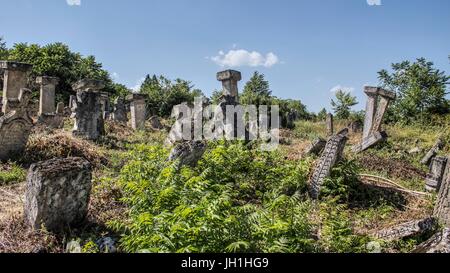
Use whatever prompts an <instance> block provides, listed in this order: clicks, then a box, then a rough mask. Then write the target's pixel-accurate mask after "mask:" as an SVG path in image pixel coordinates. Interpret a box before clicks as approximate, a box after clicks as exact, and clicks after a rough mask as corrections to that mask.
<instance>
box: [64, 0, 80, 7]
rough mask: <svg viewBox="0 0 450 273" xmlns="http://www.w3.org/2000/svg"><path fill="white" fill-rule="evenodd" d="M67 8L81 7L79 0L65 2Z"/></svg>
mask: <svg viewBox="0 0 450 273" xmlns="http://www.w3.org/2000/svg"><path fill="white" fill-rule="evenodd" d="M66 2H67V5H69V6H81V0H66Z"/></svg>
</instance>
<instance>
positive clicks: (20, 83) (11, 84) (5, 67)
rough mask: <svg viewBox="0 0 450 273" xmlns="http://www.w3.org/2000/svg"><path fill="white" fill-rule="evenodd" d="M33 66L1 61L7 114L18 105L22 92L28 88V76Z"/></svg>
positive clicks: (0, 67)
mask: <svg viewBox="0 0 450 273" xmlns="http://www.w3.org/2000/svg"><path fill="white" fill-rule="evenodd" d="M32 68H33V66H32V65H31V64H26V63H19V62H11V61H0V72H1V73H4V74H3V107H2V112H3V113H5V114H6V113H7V112H9V111H11V110H13V109H14V108H15V106H16V105H17V104H18V99H19V95H20V90H21V89H22V88H25V87H26V86H27V80H28V75H29V73H30V72H31V69H32Z"/></svg>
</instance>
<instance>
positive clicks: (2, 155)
mask: <svg viewBox="0 0 450 273" xmlns="http://www.w3.org/2000/svg"><path fill="white" fill-rule="evenodd" d="M30 99H31V91H30V90H28V89H21V91H20V95H19V99H18V103H17V104H16V107H15V108H14V110H12V111H10V112H8V113H6V114H5V115H3V116H2V117H0V147H1V148H0V160H2V161H3V160H8V159H10V158H13V157H15V156H17V155H20V154H21V153H22V152H23V150H24V149H25V146H26V144H27V142H28V137H29V135H30V132H31V128H32V127H33V121H32V119H31V118H30V116H29V115H28V111H27V108H28V105H29V102H30Z"/></svg>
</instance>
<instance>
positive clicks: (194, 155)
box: [169, 140, 207, 166]
mask: <svg viewBox="0 0 450 273" xmlns="http://www.w3.org/2000/svg"><path fill="white" fill-rule="evenodd" d="M206 147H207V145H206V143H205V142H203V141H194V140H192V141H186V142H182V143H179V144H178V145H176V146H175V147H174V148H173V149H172V151H171V152H170V155H169V161H176V160H179V165H180V166H184V165H188V166H195V165H196V164H197V162H198V161H199V160H200V159H201V157H202V156H203V154H204V153H205V151H206Z"/></svg>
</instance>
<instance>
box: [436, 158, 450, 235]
mask: <svg viewBox="0 0 450 273" xmlns="http://www.w3.org/2000/svg"><path fill="white" fill-rule="evenodd" d="M434 216H436V217H437V218H439V220H440V221H441V222H442V224H444V225H445V227H447V228H450V157H447V166H446V167H445V173H444V176H443V179H442V183H441V187H440V189H439V194H438V198H437V201H436V206H435V207H434Z"/></svg>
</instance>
